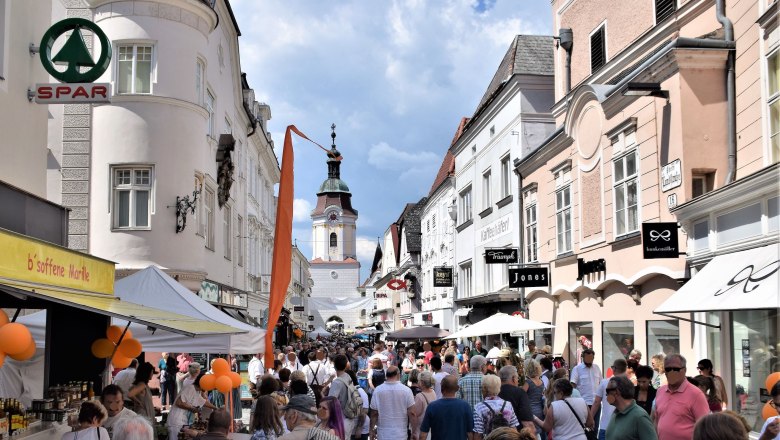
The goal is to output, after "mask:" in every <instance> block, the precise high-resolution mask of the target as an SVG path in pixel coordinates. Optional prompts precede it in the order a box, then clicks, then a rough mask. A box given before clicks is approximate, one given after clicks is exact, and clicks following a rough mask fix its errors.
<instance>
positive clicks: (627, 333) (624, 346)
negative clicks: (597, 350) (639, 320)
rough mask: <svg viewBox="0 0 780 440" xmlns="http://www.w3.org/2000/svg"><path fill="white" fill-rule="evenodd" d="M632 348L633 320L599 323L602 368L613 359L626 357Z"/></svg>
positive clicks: (610, 363) (605, 367)
mask: <svg viewBox="0 0 780 440" xmlns="http://www.w3.org/2000/svg"><path fill="white" fill-rule="evenodd" d="M633 349H634V321H605V322H603V323H602V324H601V352H602V353H603V354H602V364H601V365H602V366H603V367H604V370H606V369H607V366H608V365H612V363H613V362H614V361H615V359H628V354H629V353H631V350H633Z"/></svg>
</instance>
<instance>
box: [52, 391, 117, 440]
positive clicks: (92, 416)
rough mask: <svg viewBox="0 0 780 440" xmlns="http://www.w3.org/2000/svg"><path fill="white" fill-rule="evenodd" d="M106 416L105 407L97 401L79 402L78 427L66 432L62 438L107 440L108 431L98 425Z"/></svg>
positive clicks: (65, 439)
mask: <svg viewBox="0 0 780 440" xmlns="http://www.w3.org/2000/svg"><path fill="white" fill-rule="evenodd" d="M107 417H108V412H107V411H106V408H105V407H104V406H103V405H102V404H101V403H100V402H98V401H96V400H95V401H87V402H84V403H82V404H81V410H80V411H79V429H78V430H77V431H73V432H66V433H65V434H63V435H62V440H109V437H108V431H106V428H103V427H101V426H100V424H101V423H103V421H104V420H106V418H107Z"/></svg>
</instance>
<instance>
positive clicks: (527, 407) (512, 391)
mask: <svg viewBox="0 0 780 440" xmlns="http://www.w3.org/2000/svg"><path fill="white" fill-rule="evenodd" d="M498 377H499V378H500V379H501V391H500V392H499V393H498V397H500V398H502V399H504V400H506V401H507V402H509V403H511V404H512V407H514V409H515V415H516V416H517V420H518V421H520V423H521V424H522V427H523V428H531V429H532V430H534V432H535V431H536V427H535V426H534V416H533V414H532V413H531V401H530V400H528V394H526V392H525V391H524V390H523V389H522V388H520V387H519V386H518V383H519V382H520V377H519V375H518V374H517V368H515V367H513V366H511V365H506V366H504V367H501V369H500V370H499V371H498Z"/></svg>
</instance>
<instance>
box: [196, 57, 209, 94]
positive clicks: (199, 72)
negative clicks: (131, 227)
mask: <svg viewBox="0 0 780 440" xmlns="http://www.w3.org/2000/svg"><path fill="white" fill-rule="evenodd" d="M205 72H206V67H205V65H204V64H203V61H201V60H200V59H199V60H197V61H195V103H196V104H198V105H200V103H201V102H203V76H204V73H205Z"/></svg>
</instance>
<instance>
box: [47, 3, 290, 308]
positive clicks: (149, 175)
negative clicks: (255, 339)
mask: <svg viewBox="0 0 780 440" xmlns="http://www.w3.org/2000/svg"><path fill="white" fill-rule="evenodd" d="M54 3H59V2H57V1H55V2H54ZM64 3H65V4H67V6H68V7H67V8H64V9H65V10H64V14H63V15H67V16H69V17H82V18H86V19H88V20H93V21H95V22H96V23H97V24H98V26H100V27H101V28H102V30H103V31H104V32H105V33H106V34H107V36H108V38H109V40H110V41H111V44H112V50H113V58H112V60H111V65H110V67H109V69H108V70H107V71H106V72H105V73H104V74H103V76H102V77H101V78H99V79H98V82H108V83H110V84H111V90H112V96H111V103H110V104H101V105H88V104H78V105H63V106H59V107H57V108H56V109H53V110H52V111H51V113H52V116H53V118H52V120H51V121H50V123H49V128H50V129H49V143H50V145H51V159H50V162H51V163H52V164H53V165H50V169H53V171H52V172H50V173H49V181H48V186H49V188H50V189H51V188H57V187H59V188H60V194H59V196H52V197H51V198H52V199H54V200H55V201H57V202H60V203H62V204H63V205H64V206H67V207H69V208H71V210H72V211H71V212H72V215H71V220H70V228H69V233H70V236H69V243H70V246H71V247H72V248H74V249H78V250H84V251H88V252H90V253H92V254H94V255H97V256H100V257H102V258H106V259H109V260H112V261H116V262H117V263H118V264H117V272H118V273H117V275H118V276H119V277H121V276H125V275H127V274H130V273H132V272H134V271H136V270H138V269H141V268H144V267H146V266H148V265H152V264H154V265H158V266H160V267H162V268H163V269H165V270H166V271H167V272H168V273H169V274H171V275H172V276H174V277H175V278H176V279H177V280H178V281H179V282H181V283H182V284H184V285H185V286H187V287H188V288H190V289H191V290H193V291H194V292H199V294H200V295H201V296H202V297H204V299H206V300H208V301H210V302H212V303H214V304H215V305H219V306H221V307H223V308H226V309H231V310H232V309H235V310H239V311H243V312H247V313H249V315H250V316H251V317H252V318H254V319H260V314H261V307H262V301H261V295H262V294H261V293H260V292H267V290H268V285H269V283H268V281H269V280H268V276H267V274H268V273H270V252H271V249H272V241H273V228H274V226H273V222H274V220H273V219H274V218H275V214H274V213H275V204H276V201H275V198H274V194H273V186H274V184H275V183H277V182H278V180H279V169H278V168H279V166H278V163H277V161H276V158H275V156H274V153H273V150H272V143H271V141H270V135H269V134H268V133H267V121H268V119H270V109H269V108H268V106H267V105H265V104H260V103H257V102H256V101H255V100H254V93H253V92H252V90H251V89H250V88H249V86H248V84H247V83H246V80H245V78H244V77H243V76H242V72H241V66H240V59H239V53H238V37H239V36H240V30H239V29H238V25H237V23H236V21H235V18H234V17H233V12H232V10H231V8H230V4H229V2H227V1H226V0H221V1H216V2H213V5H212V3H210V2H200V1H195V2H193V1H183V0H182V1H178V0H174V1H160V2H155V1H149V2H140V1H104V0H100V1H98V0H94V1H92V0H89V1H88V0H85V1H81V2H79V1H72V2H64ZM90 44H91V42H88V45H90ZM51 107H54V106H51ZM224 135H228V136H224ZM185 197H188V200H189V202H191V203H192V202H193V201H194V200H195V198H197V203H194V204H191V205H190V207H191V208H192V210H190V209H184V208H185V206H184V204H181V203H179V204H178V207H177V202H181V200H182V199H185ZM57 198H59V200H57ZM177 212H178V214H179V215H177ZM182 213H185V214H186V223H184V222H183V221H182V220H183V218H184V216H181V214H182ZM264 277H265V279H263V278H264ZM257 280H260V281H257ZM265 296H266V300H265V302H266V303H267V294H265ZM239 316H241V315H239Z"/></svg>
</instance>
